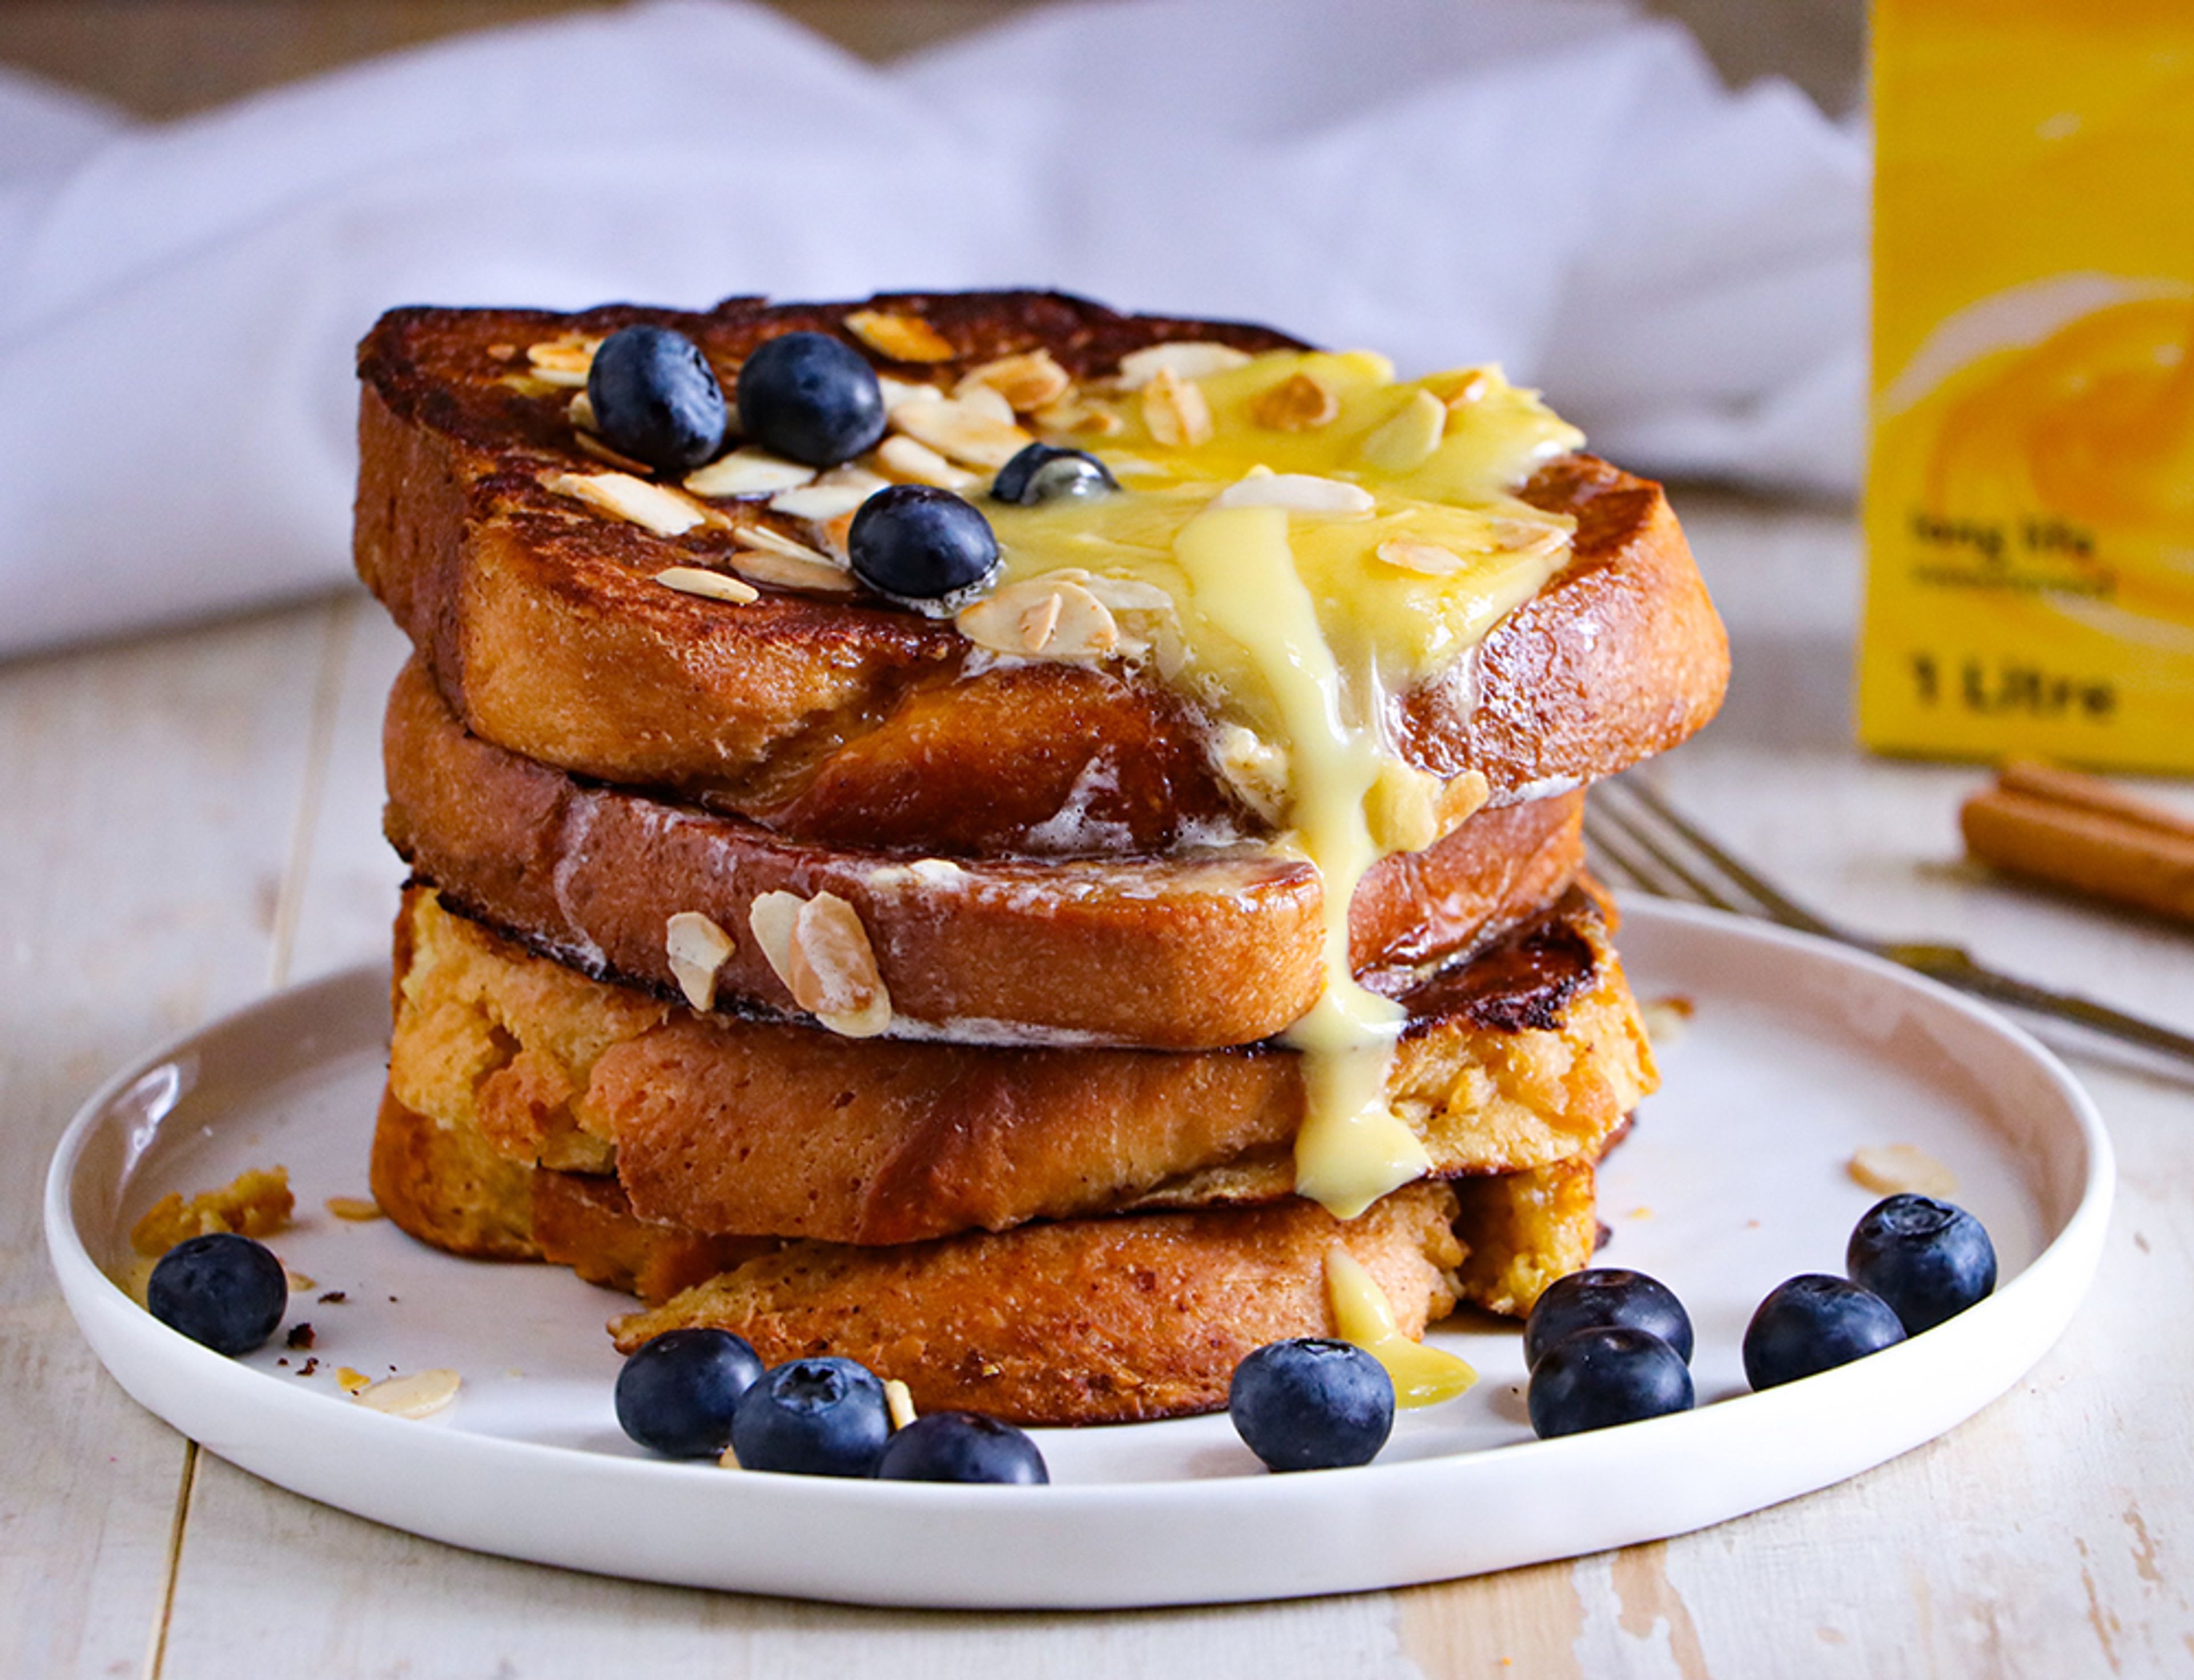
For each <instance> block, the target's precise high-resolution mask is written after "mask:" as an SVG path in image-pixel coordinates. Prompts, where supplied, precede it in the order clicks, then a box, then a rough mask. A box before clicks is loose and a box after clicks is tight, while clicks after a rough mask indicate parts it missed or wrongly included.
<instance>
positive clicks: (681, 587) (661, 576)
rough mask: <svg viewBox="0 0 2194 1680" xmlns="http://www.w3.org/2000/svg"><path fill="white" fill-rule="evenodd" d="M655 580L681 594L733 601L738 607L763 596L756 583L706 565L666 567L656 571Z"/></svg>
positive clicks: (711, 599) (707, 599) (708, 599)
mask: <svg viewBox="0 0 2194 1680" xmlns="http://www.w3.org/2000/svg"><path fill="white" fill-rule="evenodd" d="M655 581H656V582H658V583H660V584H661V585H662V586H663V588H666V589H675V590H676V591H677V592H678V593H680V594H681V595H698V596H699V597H700V598H701V599H703V600H704V601H729V602H730V603H731V604H732V605H734V606H744V605H746V604H747V603H748V602H749V601H758V600H760V599H761V591H760V590H759V589H757V588H755V587H754V585H753V584H751V583H743V582H740V581H739V580H738V578H736V577H727V576H724V574H723V573H721V571H709V570H708V569H707V568H706V567H705V566H665V567H664V568H663V570H662V571H658V572H657V573H656V574H655Z"/></svg>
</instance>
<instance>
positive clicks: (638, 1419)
mask: <svg viewBox="0 0 2194 1680" xmlns="http://www.w3.org/2000/svg"><path fill="white" fill-rule="evenodd" d="M760 1378H761V1356H760V1355H758V1354H757V1353H755V1350H754V1349H753V1348H752V1347H751V1346H750V1345H749V1344H748V1342H747V1340H746V1339H745V1338H744V1337H743V1336H734V1335H733V1334H732V1333H731V1332H730V1331H728V1330H715V1329H706V1328H697V1329H691V1330H666V1331H664V1332H663V1334H661V1335H659V1336H658V1337H656V1338H655V1339H653V1340H652V1341H649V1342H646V1343H643V1344H642V1345H641V1346H640V1349H639V1350H638V1351H636V1352H635V1353H634V1355H633V1356H632V1357H631V1358H629V1359H628V1360H626V1361H625V1362H624V1368H623V1370H622V1371H619V1372H618V1373H617V1427H618V1428H620V1429H622V1430H623V1431H624V1432H625V1433H626V1434H627V1435H629V1436H631V1437H632V1438H633V1439H634V1440H635V1441H637V1442H640V1445H641V1446H643V1447H645V1448H648V1449H649V1450H650V1451H652V1452H657V1453H660V1454H663V1456H664V1457H665V1458H668V1459H712V1458H715V1456H716V1455H717V1454H720V1453H721V1452H722V1451H723V1450H724V1448H725V1447H726V1446H727V1445H728V1444H729V1443H730V1442H731V1438H732V1412H733V1410H734V1409H735V1408H737V1407H738V1401H739V1396H741V1395H743V1394H744V1393H745V1392H746V1391H747V1390H749V1389H750V1388H751V1387H753V1386H754V1385H755V1382H756V1381H758V1380H759V1379H760Z"/></svg>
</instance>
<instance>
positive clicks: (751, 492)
mask: <svg viewBox="0 0 2194 1680" xmlns="http://www.w3.org/2000/svg"><path fill="white" fill-rule="evenodd" d="M814 477H815V469H814V468H813V467H803V466H801V464H800V462H796V461H787V460H786V459H785V458H784V456H781V455H772V454H771V453H770V452H769V451H768V450H761V449H736V450H732V452H731V453H730V454H729V455H727V456H719V457H718V458H717V459H715V460H714V461H712V462H709V464H708V465H707V466H706V467H698V468H696V469H695V470H694V471H692V472H691V473H687V474H686V489H687V490H689V491H691V492H692V494H693V495H695V496H724V497H729V496H766V495H774V494H775V493H776V492H778V490H791V489H794V488H795V487H796V486H798V485H804V484H807V483H808V482H810V481H811V480H812V479H813V478H814Z"/></svg>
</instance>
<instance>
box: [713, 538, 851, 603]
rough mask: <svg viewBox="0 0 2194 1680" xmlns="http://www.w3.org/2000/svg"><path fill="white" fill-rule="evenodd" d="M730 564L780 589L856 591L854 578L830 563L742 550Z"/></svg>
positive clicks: (759, 550)
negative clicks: (854, 589)
mask: <svg viewBox="0 0 2194 1680" xmlns="http://www.w3.org/2000/svg"><path fill="white" fill-rule="evenodd" d="M731 564H732V565H733V566H735V567H737V568H738V571H739V574H740V575H741V576H744V577H751V578H752V579H754V580H755V582H757V583H767V584H769V585H771V586H772V588H778V589H812V590H816V591H818V592H822V593H829V594H834V595H843V594H848V593H852V590H853V576H852V574H851V573H849V572H848V571H847V570H846V569H845V568H844V567H843V566H841V565H838V564H837V563H836V562H835V561H833V560H830V559H813V560H807V559H795V558H794V557H793V556H792V555H790V554H778V553H771V552H769V551H768V550H767V549H761V548H742V549H740V550H739V551H738V553H736V554H733V555H732V557H731Z"/></svg>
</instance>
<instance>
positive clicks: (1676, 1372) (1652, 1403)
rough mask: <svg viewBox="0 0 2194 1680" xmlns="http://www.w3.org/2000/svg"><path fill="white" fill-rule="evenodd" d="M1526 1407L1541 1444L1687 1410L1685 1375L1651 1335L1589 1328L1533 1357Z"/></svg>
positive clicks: (1674, 1355) (1627, 1328) (1625, 1328)
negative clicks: (1534, 1362)
mask: <svg viewBox="0 0 2194 1680" xmlns="http://www.w3.org/2000/svg"><path fill="white" fill-rule="evenodd" d="M1525 1403H1526V1404H1527V1405H1528V1407H1529V1408H1530V1410H1531V1429H1532V1431H1533V1432H1534V1433H1535V1434H1536V1435H1537V1436H1539V1437H1540V1438H1541V1439H1542V1440H1547V1439H1551V1438H1552V1437H1553V1436H1557V1435H1581V1434H1582V1433H1583V1432H1584V1431H1587V1430H1593V1429H1611V1428H1613V1427H1614V1426H1615V1425H1617V1424H1634V1423H1637V1422H1638V1421H1640V1419H1645V1418H1659V1417H1665V1416H1666V1415H1667V1414H1668V1413H1671V1412H1688V1411H1690V1410H1691V1369H1690V1368H1689V1367H1688V1366H1686V1364H1685V1363H1684V1361H1683V1356H1681V1355H1680V1354H1679V1353H1678V1352H1677V1351H1676V1350H1675V1349H1674V1348H1673V1347H1670V1346H1669V1345H1668V1343H1666V1342H1664V1341H1663V1340H1662V1339H1660V1338H1659V1337H1658V1336H1657V1335H1655V1334H1654V1333H1652V1332H1651V1331H1650V1330H1640V1329H1639V1328H1637V1327H1635V1326H1634V1325H1628V1324H1602V1325H1594V1326H1591V1327H1588V1328H1585V1329H1582V1330H1574V1331H1572V1332H1571V1333H1569V1334H1568V1335H1566V1336H1565V1337H1563V1338H1562V1339H1561V1340H1559V1341H1558V1342H1556V1343H1555V1344H1554V1345H1553V1346H1552V1347H1550V1348H1548V1349H1547V1350H1545V1351H1544V1352H1543V1353H1542V1354H1541V1355H1540V1356H1539V1362H1538V1364H1537V1365H1536V1367H1535V1368H1533V1369H1532V1372H1531V1391H1530V1393H1529V1395H1528V1396H1526V1401H1525Z"/></svg>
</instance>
